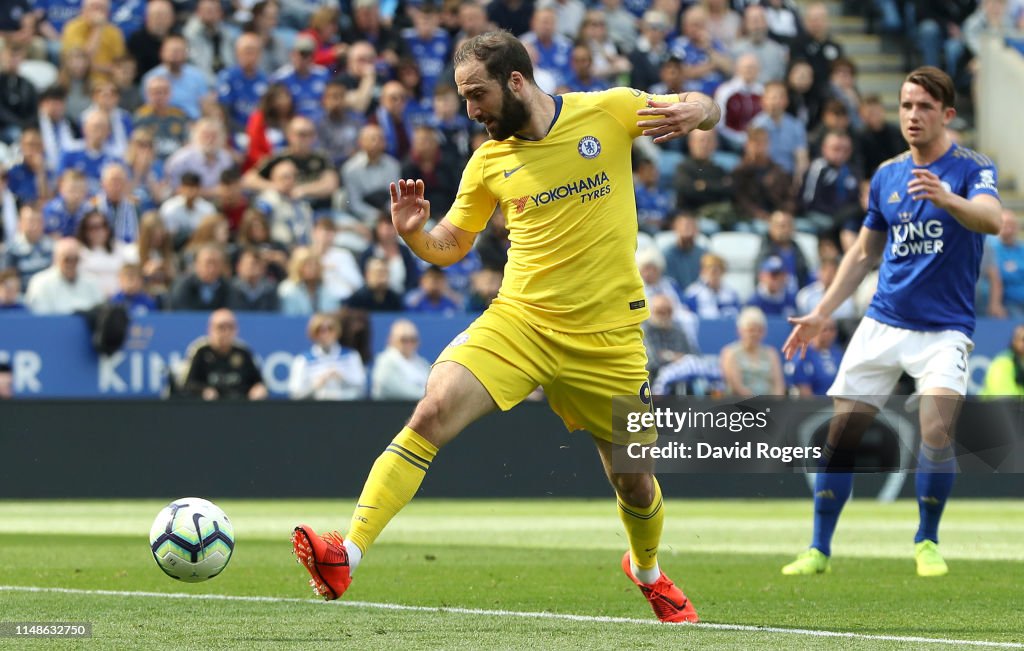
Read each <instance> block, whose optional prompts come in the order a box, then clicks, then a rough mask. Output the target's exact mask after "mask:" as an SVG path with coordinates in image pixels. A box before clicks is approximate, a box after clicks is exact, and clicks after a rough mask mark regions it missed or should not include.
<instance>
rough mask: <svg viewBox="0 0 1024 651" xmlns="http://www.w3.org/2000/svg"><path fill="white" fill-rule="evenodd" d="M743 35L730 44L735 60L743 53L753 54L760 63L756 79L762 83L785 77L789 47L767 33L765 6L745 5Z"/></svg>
mask: <svg viewBox="0 0 1024 651" xmlns="http://www.w3.org/2000/svg"><path fill="white" fill-rule="evenodd" d="M743 34H744V37H743V38H741V39H739V40H737V41H736V42H735V43H734V44H733V46H732V55H733V57H735V58H736V59H737V60H738V59H739V58H740V57H741V56H743V55H744V54H753V55H754V56H755V57H757V61H758V63H760V64H761V71H760V74H759V75H758V77H757V80H758V81H759V82H761V83H762V84H767V83H768V82H770V81H779V80H782V79H785V78H786V62H787V61H788V60H789V49H788V48H786V47H785V46H784V45H782V44H780V43H779V42H778V41H775V40H773V39H772V38H770V37H769V34H768V18H767V15H766V14H765V8H764V7H763V6H761V5H758V4H751V5H747V7H746V8H745V9H744V10H743Z"/></svg>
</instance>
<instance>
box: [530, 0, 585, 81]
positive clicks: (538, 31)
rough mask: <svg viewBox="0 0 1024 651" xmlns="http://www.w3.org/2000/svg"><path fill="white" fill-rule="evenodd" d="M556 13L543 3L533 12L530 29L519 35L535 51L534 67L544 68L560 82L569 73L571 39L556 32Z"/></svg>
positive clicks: (552, 8)
mask: <svg viewBox="0 0 1024 651" xmlns="http://www.w3.org/2000/svg"><path fill="white" fill-rule="evenodd" d="M557 28H558V14H557V13H555V9H554V7H552V6H550V5H545V6H541V7H538V8H537V10H536V11H534V12H533V18H532V19H531V20H530V31H528V32H526V33H525V34H523V35H522V36H520V37H519V40H520V41H522V42H523V44H524V45H527V46H530V47H533V49H534V50H536V51H537V60H536V61H534V64H533V65H534V68H537V69H540V70H544V71H546V72H548V73H549V74H550V75H552V76H553V77H554V78H555V84H556V85H558V84H561V83H563V82H564V80H565V78H566V77H567V76H568V75H569V73H570V69H569V58H570V57H571V56H572V41H570V40H569V39H568V37H566V36H563V35H562V34H559V33H558V29H557Z"/></svg>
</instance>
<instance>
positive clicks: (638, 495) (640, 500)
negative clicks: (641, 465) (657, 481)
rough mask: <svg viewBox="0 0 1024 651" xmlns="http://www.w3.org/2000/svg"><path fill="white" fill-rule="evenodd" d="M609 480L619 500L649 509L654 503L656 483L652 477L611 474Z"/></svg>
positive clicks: (646, 475) (634, 474) (633, 474)
mask: <svg viewBox="0 0 1024 651" xmlns="http://www.w3.org/2000/svg"><path fill="white" fill-rule="evenodd" d="M608 480H609V481H610V482H611V484H612V486H613V487H614V488H615V493H616V495H618V496H619V499H620V500H622V501H623V502H625V503H626V504H627V505H629V506H635V507H637V508H647V507H648V506H650V505H651V502H653V501H654V482H653V481H652V480H651V475H648V474H636V473H629V474H625V473H622V474H620V473H611V475H609V477H608Z"/></svg>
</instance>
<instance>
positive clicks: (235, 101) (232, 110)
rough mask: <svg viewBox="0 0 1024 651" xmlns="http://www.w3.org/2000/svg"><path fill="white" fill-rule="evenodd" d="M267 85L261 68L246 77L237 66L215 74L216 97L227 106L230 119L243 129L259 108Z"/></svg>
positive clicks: (265, 76)
mask: <svg viewBox="0 0 1024 651" xmlns="http://www.w3.org/2000/svg"><path fill="white" fill-rule="evenodd" d="M267 85H268V83H267V75H266V73H265V72H263V71H262V70H257V71H256V73H255V74H253V75H252V76H251V77H247V76H246V75H245V72H243V71H242V69H241V68H240V67H239V66H232V67H230V68H225V69H224V70H221V71H220V74H219V75H218V76H217V97H218V98H219V99H220V103H221V104H223V105H224V106H225V107H226V108H227V110H228V116H229V117H230V118H231V120H232V121H233V122H234V123H235V124H236V125H238V126H239V127H241V128H242V129H244V128H245V125H246V124H247V123H248V122H249V116H250V115H252V113H253V111H255V110H256V109H257V108H259V105H260V98H262V97H263V93H265V92H267Z"/></svg>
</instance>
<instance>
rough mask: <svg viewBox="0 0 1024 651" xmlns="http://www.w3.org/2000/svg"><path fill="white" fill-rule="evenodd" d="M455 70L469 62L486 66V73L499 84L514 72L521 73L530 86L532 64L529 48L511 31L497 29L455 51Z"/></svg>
mask: <svg viewBox="0 0 1024 651" xmlns="http://www.w3.org/2000/svg"><path fill="white" fill-rule="evenodd" d="M452 61H453V62H454V64H455V67H458V66H460V65H462V64H464V63H467V62H469V61H479V62H481V63H483V64H484V68H485V69H486V70H487V74H488V75H490V77H491V78H492V79H494V80H496V81H497V82H498V83H499V84H501V85H504V84H506V83H508V80H509V77H511V76H512V73H513V72H518V73H519V74H521V75H522V76H523V78H524V79H526V81H528V82H530V83H531V84H532V83H534V81H533V62H532V61H531V60H530V54H529V53H528V52H527V51H526V48H525V47H524V46H523V44H522V43H520V42H519V39H517V38H516V37H515V36H512V34H511V32H508V31H506V30H503V29H502V30H497V31H493V32H486V33H484V34H480V35H479V36H474V37H473V38H471V39H469V40H468V41H465V42H463V43H462V45H460V46H459V47H458V49H457V50H455V56H454V57H453V58H452Z"/></svg>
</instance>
